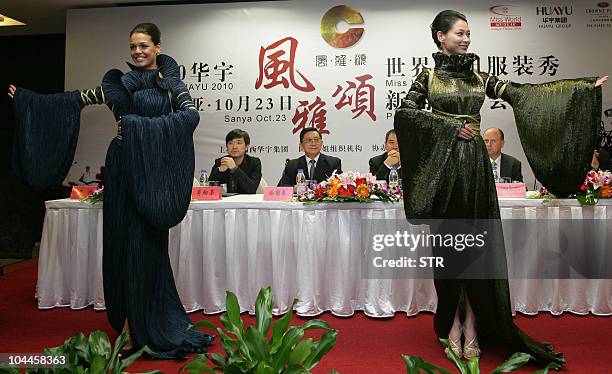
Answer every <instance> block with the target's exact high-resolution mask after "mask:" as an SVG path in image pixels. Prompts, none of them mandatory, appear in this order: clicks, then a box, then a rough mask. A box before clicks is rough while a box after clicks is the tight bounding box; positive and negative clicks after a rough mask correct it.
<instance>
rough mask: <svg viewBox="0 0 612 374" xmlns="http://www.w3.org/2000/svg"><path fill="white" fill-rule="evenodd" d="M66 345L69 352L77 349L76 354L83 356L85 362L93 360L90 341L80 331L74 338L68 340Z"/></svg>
mask: <svg viewBox="0 0 612 374" xmlns="http://www.w3.org/2000/svg"><path fill="white" fill-rule="evenodd" d="M64 347H65V348H67V350H68V352H70V351H75V352H76V354H77V355H78V356H80V357H82V358H83V359H84V360H85V362H91V352H90V351H89V343H88V341H87V338H86V337H85V335H83V333H80V332H79V333H78V334H76V335H75V336H73V337H72V338H70V339H68V340H66V342H65V343H64Z"/></svg>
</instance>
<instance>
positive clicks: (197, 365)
mask: <svg viewBox="0 0 612 374" xmlns="http://www.w3.org/2000/svg"><path fill="white" fill-rule="evenodd" d="M201 356H204V355H198V356H197V357H196V358H195V359H193V360H191V361H189V362H188V363H186V364H185V365H183V366H182V367H181V369H180V370H179V373H180V372H183V371H187V372H189V373H190V374H201V373H209V374H215V372H214V370H213V369H211V368H210V367H209V366H208V365H206V362H204V360H203V359H201Z"/></svg>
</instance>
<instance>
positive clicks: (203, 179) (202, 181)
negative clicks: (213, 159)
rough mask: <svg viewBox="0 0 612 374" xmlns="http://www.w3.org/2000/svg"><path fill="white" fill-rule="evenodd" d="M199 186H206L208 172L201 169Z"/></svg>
mask: <svg viewBox="0 0 612 374" xmlns="http://www.w3.org/2000/svg"><path fill="white" fill-rule="evenodd" d="M199 182H200V186H203V187H204V186H208V172H207V171H206V169H202V171H200V180H199Z"/></svg>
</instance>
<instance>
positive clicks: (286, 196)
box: [264, 187, 293, 201]
mask: <svg viewBox="0 0 612 374" xmlns="http://www.w3.org/2000/svg"><path fill="white" fill-rule="evenodd" d="M292 197H293V187H264V201H290V200H291V198H292Z"/></svg>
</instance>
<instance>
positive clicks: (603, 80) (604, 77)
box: [595, 75, 608, 87]
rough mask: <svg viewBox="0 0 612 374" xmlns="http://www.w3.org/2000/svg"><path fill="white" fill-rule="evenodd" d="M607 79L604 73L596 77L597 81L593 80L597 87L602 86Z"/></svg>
mask: <svg viewBox="0 0 612 374" xmlns="http://www.w3.org/2000/svg"><path fill="white" fill-rule="evenodd" d="M607 81H608V76H607V75H604V76H603V77H601V78H597V82H595V87H599V86H602V85H603V84H604V83H606V82H607Z"/></svg>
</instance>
